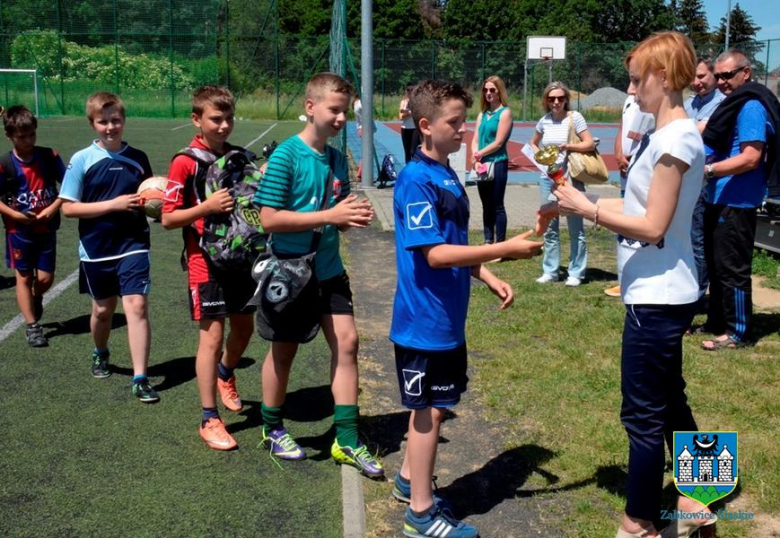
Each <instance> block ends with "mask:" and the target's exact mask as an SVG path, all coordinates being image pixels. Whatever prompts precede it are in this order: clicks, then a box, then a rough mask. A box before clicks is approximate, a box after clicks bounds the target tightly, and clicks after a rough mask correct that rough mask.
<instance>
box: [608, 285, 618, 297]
mask: <svg viewBox="0 0 780 538" xmlns="http://www.w3.org/2000/svg"><path fill="white" fill-rule="evenodd" d="M604 294H605V295H609V296H610V297H620V284H618V285H617V286H612V287H611V288H607V289H605V290H604Z"/></svg>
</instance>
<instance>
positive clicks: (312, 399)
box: [228, 359, 334, 461]
mask: <svg viewBox="0 0 780 538" xmlns="http://www.w3.org/2000/svg"><path fill="white" fill-rule="evenodd" d="M242 360H243V359H242ZM242 401H243V403H244V409H242V410H241V412H240V413H239V415H240V416H242V417H243V418H244V420H243V421H241V422H237V423H233V424H230V425H229V426H228V431H229V432H230V433H232V434H234V433H237V432H240V431H242V430H249V429H253V428H260V427H261V426H262V425H263V415H262V411H261V409H262V402H258V401H254V400H242ZM332 416H333V396H332V395H331V391H330V385H320V386H319V387H306V388H302V389H298V390H295V391H292V392H290V393H288V394H287V397H286V399H285V404H284V418H285V420H289V421H295V422H319V421H321V420H324V419H326V418H328V417H332ZM285 426H286V427H288V428H290V427H291V426H290V425H289V424H285ZM294 429H295V427H294V426H292V429H291V431H290V433H291V434H292V435H293V437H295V440H296V441H297V442H298V444H299V445H301V446H302V447H303V448H305V449H307V450H306V453H307V457H308V459H311V460H314V461H322V460H325V459H327V458H330V445H331V444H332V443H333V438H334V431H333V427H332V426H331V427H329V428H328V429H327V430H326V431H325V432H323V433H322V434H320V435H316V436H311V437H298V436H297V435H296V434H295V431H294Z"/></svg>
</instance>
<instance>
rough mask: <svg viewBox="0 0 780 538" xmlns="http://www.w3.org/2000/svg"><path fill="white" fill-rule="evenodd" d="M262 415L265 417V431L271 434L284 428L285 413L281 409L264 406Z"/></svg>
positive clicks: (261, 409) (261, 410)
mask: <svg viewBox="0 0 780 538" xmlns="http://www.w3.org/2000/svg"><path fill="white" fill-rule="evenodd" d="M260 413H261V414H262V415H263V431H266V432H269V431H271V430H275V429H277V428H281V427H282V419H283V418H284V413H283V412H282V408H281V407H268V406H267V405H265V404H263V405H262V406H261V407H260Z"/></svg>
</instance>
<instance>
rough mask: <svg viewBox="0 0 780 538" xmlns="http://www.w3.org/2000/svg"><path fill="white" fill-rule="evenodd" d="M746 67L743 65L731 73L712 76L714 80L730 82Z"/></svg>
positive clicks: (726, 72)
mask: <svg viewBox="0 0 780 538" xmlns="http://www.w3.org/2000/svg"><path fill="white" fill-rule="evenodd" d="M746 67H747V66H746V65H743V66H742V67H737V68H736V69H733V70H731V71H725V72H723V73H713V74H712V76H713V77H715V80H731V79H732V78H734V77H735V76H736V75H737V73H739V72H740V71H742V70H743V69H745V68H746Z"/></svg>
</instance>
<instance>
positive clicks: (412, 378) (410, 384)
mask: <svg viewBox="0 0 780 538" xmlns="http://www.w3.org/2000/svg"><path fill="white" fill-rule="evenodd" d="M402 373H403V376H404V392H405V393H406V394H408V395H409V396H420V395H421V394H422V378H423V377H425V372H420V371H417V370H402Z"/></svg>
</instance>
